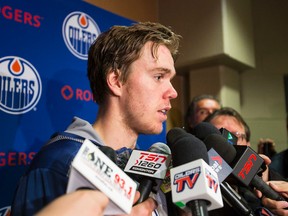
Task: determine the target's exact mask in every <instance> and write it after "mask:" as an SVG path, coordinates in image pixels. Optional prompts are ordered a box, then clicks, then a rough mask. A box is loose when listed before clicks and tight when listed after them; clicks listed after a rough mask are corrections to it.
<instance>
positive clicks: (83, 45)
mask: <svg viewBox="0 0 288 216" xmlns="http://www.w3.org/2000/svg"><path fill="white" fill-rule="evenodd" d="M100 33H101V32H100V29H99V27H98V25H97V24H96V22H95V21H94V20H93V19H92V18H91V17H90V16H89V15H87V14H85V13H83V12H80V11H76V12H72V13H70V14H68V15H67V17H66V18H65V20H64V22H63V26H62V35H63V38H64V42H65V44H66V46H67V48H68V49H69V50H70V52H71V53H72V54H73V55H74V56H76V57H77V58H79V59H82V60H87V58H88V50H89V47H90V45H91V44H92V42H93V41H94V40H95V39H96V38H97V37H98V35H99V34H100Z"/></svg>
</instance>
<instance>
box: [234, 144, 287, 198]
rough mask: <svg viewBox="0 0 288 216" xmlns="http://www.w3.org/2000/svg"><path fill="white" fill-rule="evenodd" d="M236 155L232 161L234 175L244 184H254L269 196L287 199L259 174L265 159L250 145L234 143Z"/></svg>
mask: <svg viewBox="0 0 288 216" xmlns="http://www.w3.org/2000/svg"><path fill="white" fill-rule="evenodd" d="M233 147H234V148H235V149H236V152H237V154H236V157H235V158H234V160H233V161H232V162H231V166H232V167H233V172H232V174H233V176H234V177H235V178H236V179H238V180H239V181H240V182H242V183H243V184H244V185H246V186H248V185H252V186H254V187H255V188H256V189H257V190H259V191H261V192H262V194H263V195H264V196H266V197H267V198H270V199H273V200H277V201H285V199H284V198H283V197H282V196H281V195H280V194H279V193H278V192H276V191H274V190H273V189H272V188H271V187H269V185H267V184H266V183H265V182H264V181H263V180H262V178H261V177H260V176H258V175H257V173H258V172H259V169H261V167H262V164H263V163H264V160H263V159H262V158H261V157H260V156H259V155H258V154H257V153H256V152H255V151H254V150H253V149H251V148H250V147H249V146H240V145H234V146H233Z"/></svg>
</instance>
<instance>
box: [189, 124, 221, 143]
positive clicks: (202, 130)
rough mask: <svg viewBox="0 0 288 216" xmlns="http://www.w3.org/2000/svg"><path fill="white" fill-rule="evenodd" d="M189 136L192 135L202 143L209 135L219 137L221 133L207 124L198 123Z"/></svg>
mask: <svg viewBox="0 0 288 216" xmlns="http://www.w3.org/2000/svg"><path fill="white" fill-rule="evenodd" d="M191 134H193V135H194V136H196V137H197V138H199V139H200V140H202V141H203V140H204V139H205V138H206V137H207V136H208V135H210V134H219V135H220V134H221V132H220V131H219V130H218V129H217V128H216V127H215V126H214V125H212V124H211V123H209V122H200V123H199V124H197V125H196V126H195V127H194V128H193V129H192V131H191Z"/></svg>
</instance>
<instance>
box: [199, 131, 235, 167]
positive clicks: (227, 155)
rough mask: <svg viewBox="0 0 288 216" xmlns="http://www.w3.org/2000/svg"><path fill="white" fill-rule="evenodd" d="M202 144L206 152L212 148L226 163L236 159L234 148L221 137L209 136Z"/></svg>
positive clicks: (216, 135) (217, 135)
mask: <svg viewBox="0 0 288 216" xmlns="http://www.w3.org/2000/svg"><path fill="white" fill-rule="evenodd" d="M204 144H205V145H206V148H207V150H208V151H209V150H210V149H211V148H213V149H214V150H215V151H216V152H217V153H218V154H219V155H220V156H221V157H222V158H223V159H224V160H225V161H226V162H227V163H231V162H232V161H233V160H234V158H235V157H236V150H235V148H234V147H233V145H230V144H229V143H228V141H227V140H226V139H225V138H224V137H223V136H222V135H219V134H210V135H208V136H207V137H206V138H205V139H204Z"/></svg>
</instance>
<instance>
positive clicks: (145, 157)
mask: <svg viewBox="0 0 288 216" xmlns="http://www.w3.org/2000/svg"><path fill="white" fill-rule="evenodd" d="M167 158H168V157H167V155H163V154H155V153H149V152H140V155H139V159H138V160H136V163H135V165H138V166H142V167H148V168H155V169H158V168H160V167H161V166H162V164H164V163H165V161H166V160H167Z"/></svg>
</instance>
